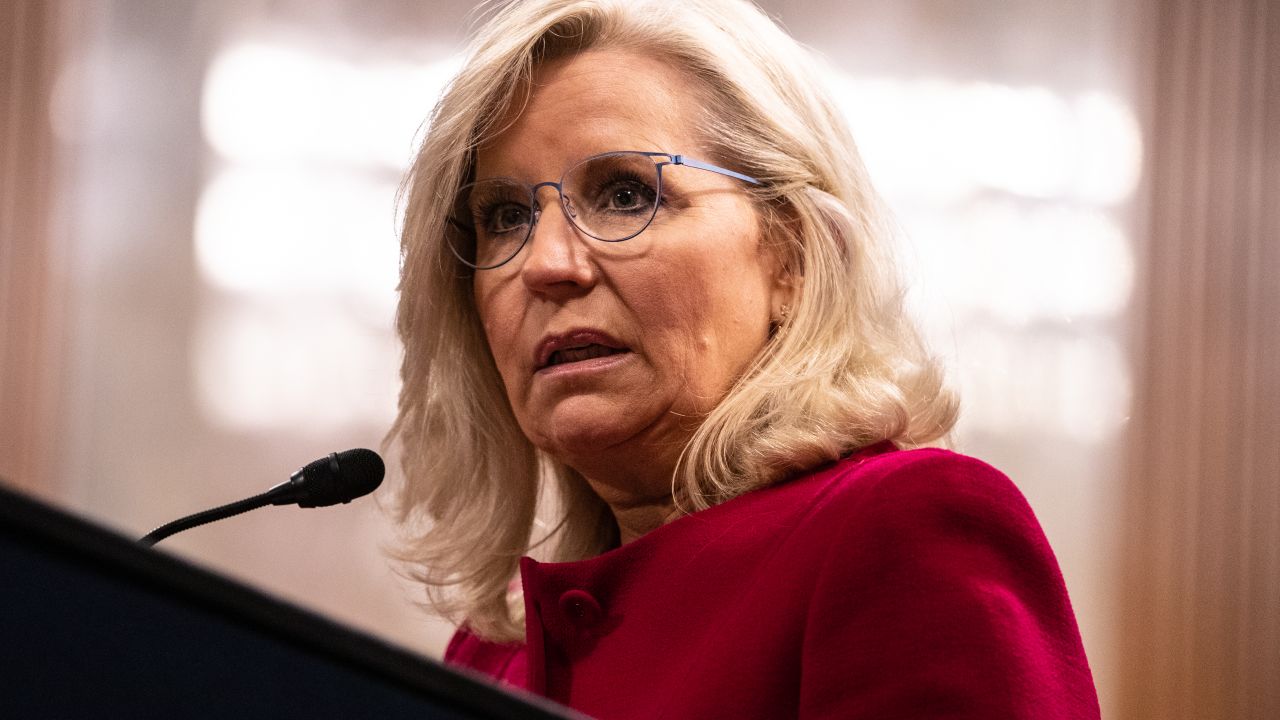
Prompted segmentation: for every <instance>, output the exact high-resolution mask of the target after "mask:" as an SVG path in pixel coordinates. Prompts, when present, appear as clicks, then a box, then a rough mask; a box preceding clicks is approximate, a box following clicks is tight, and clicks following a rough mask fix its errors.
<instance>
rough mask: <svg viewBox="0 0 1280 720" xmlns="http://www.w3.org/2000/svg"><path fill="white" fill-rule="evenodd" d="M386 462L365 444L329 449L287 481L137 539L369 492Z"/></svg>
mask: <svg viewBox="0 0 1280 720" xmlns="http://www.w3.org/2000/svg"><path fill="white" fill-rule="evenodd" d="M385 473H386V466H385V465H383V463H382V458H380V457H378V453H376V452H374V451H372V450H366V449H364V448H356V449H354V450H346V451H344V452H340V453H330V454H329V455H328V456H326V457H322V458H320V459H319V460H315V461H313V462H310V463H308V464H307V465H305V466H303V467H302V468H301V469H300V470H298V471H297V472H295V473H294V474H293V475H291V476H290V477H289V479H288V481H286V482H282V483H280V484H279V485H276V486H275V487H273V488H271V489H270V490H268V491H266V492H264V493H262V494H260V495H254V496H253V497H250V498H245V499H244V500H239V501H237V502H233V503H228V504H227V505H222V506H220V507H216V508H213V509H210V510H205V511H203V512H198V513H196V514H194V515H188V516H186V517H184V518H179V519H177V520H174V521H173V522H171V523H166V524H164V525H161V526H160V527H158V528H156V529H155V530H152V531H151V532H149V533H147V534H146V535H145V536H144V537H143V538H142V539H141V540H139V541H138V542H139V543H141V544H142V545H146V546H148V547H149V546H152V545H155V544H156V543H158V542H160V541H161V540H163V539H165V538H167V537H169V536H170V535H173V534H175V533H180V532H182V531H183V530H190V529H191V528H193V527H199V526H201V525H206V524H208V523H211V522H215V521H217V520H223V519H226V518H229V517H232V516H234V515H239V514H241V513H246V512H249V511H250V510H257V509H258V508H260V507H264V506H267V505H299V506H301V507H305V508H311V507H326V506H329V505H337V504H339V503H349V502H351V501H352V500H354V499H356V498H358V497H361V496H364V495H368V494H369V493H371V492H373V491H374V490H375V489H377V487H378V486H379V485H381V484H382V477H383V475H384V474H385Z"/></svg>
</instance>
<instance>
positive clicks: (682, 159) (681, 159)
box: [671, 155, 764, 185]
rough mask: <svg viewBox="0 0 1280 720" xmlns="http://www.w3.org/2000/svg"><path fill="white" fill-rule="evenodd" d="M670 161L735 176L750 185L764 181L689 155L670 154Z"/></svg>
mask: <svg viewBox="0 0 1280 720" xmlns="http://www.w3.org/2000/svg"><path fill="white" fill-rule="evenodd" d="M671 163H672V164H673V165H686V166H688V167H692V168H698V169H699V170H710V171H711V172H713V173H720V174H721V175H728V176H729V177H731V178H737V179H739V180H742V181H744V182H749V183H751V184H752V185H763V184H764V183H762V182H760V181H759V180H757V179H755V178H753V177H751V176H749V175H743V174H742V173H740V172H734V171H732V170H728V169H726V168H722V167H720V166H719V165H712V164H711V163H705V162H702V161H701V160H694V159H693V158H691V157H687V156H685V155H672V156H671Z"/></svg>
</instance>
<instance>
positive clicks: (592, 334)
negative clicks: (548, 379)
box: [534, 330, 630, 370]
mask: <svg viewBox="0 0 1280 720" xmlns="http://www.w3.org/2000/svg"><path fill="white" fill-rule="evenodd" d="M625 352H630V348H628V347H627V346H626V345H624V344H623V343H621V342H619V341H618V340H616V339H614V338H613V337H611V336H610V335H608V334H607V333H604V332H602V331H599V330H572V331H570V332H567V333H559V334H555V335H548V336H547V337H545V338H543V340H542V342H540V343H538V350H537V354H536V355H535V361H534V367H535V368H536V369H537V370H543V369H546V368H549V367H554V366H556V365H565V364H568V363H575V362H583V361H585V360H594V359H596V358H602V357H608V356H610V355H617V354H620V353H625Z"/></svg>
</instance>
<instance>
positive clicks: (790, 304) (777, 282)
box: [761, 199, 804, 326]
mask: <svg viewBox="0 0 1280 720" xmlns="http://www.w3.org/2000/svg"><path fill="white" fill-rule="evenodd" d="M799 230H800V222H799V218H798V217H796V213H795V209H794V208H793V207H792V206H791V204H790V203H788V202H786V201H785V200H781V199H780V200H778V201H777V204H775V205H773V206H771V207H769V208H768V209H767V210H766V211H765V212H763V213H762V214H761V236H762V237H761V244H762V248H761V249H762V250H763V251H764V252H765V253H766V254H767V256H768V258H769V262H770V264H771V265H772V274H773V283H772V286H771V288H770V292H769V308H770V315H769V317H770V318H771V323H772V324H773V325H774V326H781V325H782V324H783V322H784V321H785V320H786V319H787V316H788V315H789V314H790V313H791V312H792V310H793V309H794V308H795V306H796V302H797V301H798V300H799V298H800V288H801V286H802V285H803V284H804V274H803V272H802V270H801V267H802V264H801V261H800V258H801V247H800V232H799Z"/></svg>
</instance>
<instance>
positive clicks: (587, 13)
mask: <svg viewBox="0 0 1280 720" xmlns="http://www.w3.org/2000/svg"><path fill="white" fill-rule="evenodd" d="M589 49H592V50H598V49H615V50H628V51H635V52H641V53H649V54H651V55H652V56H654V57H658V58H661V59H662V60H663V61H664V62H667V63H670V64H672V65H673V66H676V67H679V68H682V69H683V70H684V72H685V73H686V74H687V75H688V77H689V78H690V79H692V81H693V84H694V86H695V87H697V88H699V90H698V94H699V97H696V98H691V102H693V103H695V104H697V105H698V106H699V107H700V108H702V113H701V122H700V126H699V127H698V128H697V130H698V131H699V133H700V134H701V136H702V137H703V138H704V139H705V141H706V142H707V144H708V146H709V147H710V148H712V150H713V153H714V160H715V161H718V162H721V163H724V164H726V165H728V166H729V167H734V168H736V169H739V170H741V171H742V172H745V173H747V174H749V175H751V176H753V177H756V178H759V179H760V180H762V181H763V184H762V185H761V186H758V187H755V188H753V189H751V191H750V192H751V193H752V194H753V197H754V201H755V206H756V207H757V208H758V212H759V218H760V222H761V224H762V230H763V235H762V236H763V237H766V238H768V239H769V242H771V243H772V244H773V246H774V248H775V249H776V251H777V252H778V253H779V257H780V259H781V261H782V263H783V266H784V267H785V268H786V270H787V271H788V272H789V273H790V276H791V277H792V278H793V280H794V283H793V287H794V295H793V298H792V303H791V313H790V316H789V317H788V318H787V319H786V321H785V323H783V324H782V325H781V326H780V327H779V328H778V329H777V330H776V332H774V333H773V335H772V337H771V339H770V341H769V342H768V343H767V344H766V346H765V347H764V349H763V350H762V351H761V353H760V355H759V357H758V358H756V360H755V362H754V363H753V364H752V365H751V366H750V368H748V370H747V371H746V372H745V373H744V374H743V376H742V377H741V378H740V379H739V380H738V381H737V382H736V384H735V385H734V386H733V387H732V388H731V389H730V390H729V392H728V394H727V395H726V396H725V397H724V399H723V400H722V401H721V402H720V403H719V405H718V406H717V407H716V408H715V409H714V410H713V411H712V412H711V413H710V414H709V415H708V416H707V417H706V418H705V419H704V420H703V422H702V423H701V426H700V427H699V428H698V430H697V431H696V432H695V433H694V435H693V437H692V438H691V439H690V440H689V442H688V445H687V446H686V447H685V448H684V452H683V454H682V456H681V458H680V461H679V463H678V465H677V467H676V470H675V473H674V476H673V477H672V493H673V496H674V497H675V499H676V501H677V503H678V504H679V506H680V507H681V508H683V509H685V510H687V511H696V510H699V509H703V508H706V507H709V506H711V505H715V504H717V503H721V502H724V501H725V500H728V499H730V498H733V497H736V496H738V495H741V494H742V493H744V492H747V491H749V490H753V489H756V488H759V487H762V486H765V485H768V484H770V483H774V482H778V481H780V480H782V479H785V478H786V477H788V476H790V475H793V474H795V473H797V472H799V471H803V470H806V469H810V468H813V467H815V466H817V465H820V464H823V463H826V462H830V461H833V460H835V459H837V458H839V457H841V456H843V455H845V454H847V453H849V452H851V451H853V450H856V449H858V448H860V447H863V446H866V445H868V444H871V443H874V442H877V441H880V440H892V441H894V442H896V443H898V444H899V445H901V446H917V445H921V444H925V443H931V442H936V441H938V440H940V439H943V438H945V437H946V436H947V434H948V433H949V431H950V429H951V427H952V425H953V424H954V422H955V418H956V414H957V402H956V399H955V397H954V396H953V394H952V393H951V392H949V391H948V390H947V388H946V387H945V385H944V383H943V379H942V371H941V366H940V364H939V363H938V362H937V361H936V360H935V359H934V358H933V357H931V356H930V355H929V354H928V352H927V351H926V349H925V347H924V345H923V343H922V342H921V340H920V337H919V335H918V333H917V331H916V329H915V327H914V326H913V324H912V323H911V322H910V320H909V319H908V317H907V316H906V315H905V313H904V312H903V308H902V290H901V288H900V285H899V282H898V279H897V274H896V272H895V269H894V266H893V263H892V262H891V259H892V253H891V252H890V247H889V246H890V244H891V239H892V233H891V232H890V228H889V226H888V224H887V222H886V221H885V217H886V214H885V213H884V212H883V210H882V208H881V204H880V201H879V200H878V198H877V196H876V194H875V193H874V191H873V190H872V188H871V186H870V183H869V182H868V179H867V174H866V171H865V169H864V168H863V165H862V161H861V159H860V158H859V156H858V153H857V150H856V149H855V147H854V143H853V140H852V138H851V137H850V135H849V132H848V130H847V128H846V125H845V121H844V119H843V118H842V117H840V115H839V113H838V112H837V111H836V110H835V109H834V106H833V104H832V103H831V101H830V100H829V98H828V97H827V96H826V94H825V92H824V91H823V89H822V84H821V83H820V82H819V80H818V76H817V74H816V61H815V60H814V59H813V58H811V57H810V55H809V53H808V52H807V51H806V50H804V49H803V48H802V47H801V46H800V45H799V44H798V43H796V42H795V41H794V40H793V39H791V38H790V37H789V36H787V35H786V34H785V33H784V32H783V31H782V30H780V29H779V28H778V27H777V26H776V25H775V24H774V23H773V22H772V21H771V20H770V19H769V18H768V17H766V16H765V15H764V14H762V13H761V12H760V11H759V10H758V9H757V8H755V7H754V6H752V5H750V4H747V3H746V2H742V1H740V0H681V1H680V2H665V1H656V2H652V1H645V0H621V1H619V0H533V1H529V2H513V3H511V4H509V5H506V6H505V7H501V8H499V9H497V10H496V11H494V12H493V13H492V14H491V16H490V17H489V18H488V19H487V20H486V21H485V22H484V23H483V26H482V27H481V29H480V30H479V32H478V33H477V34H476V35H475V37H474V40H473V42H472V45H471V47H470V50H469V56H468V58H467V61H466V63H465V66H464V68H463V70H462V71H461V73H460V74H459V75H458V76H457V78H456V79H454V81H453V82H452V84H451V85H450V86H449V87H448V89H447V90H446V92H445V93H444V95H443V97H442V98H441V99H440V101H439V103H438V104H437V105H436V107H435V109H434V111H433V112H432V115H431V118H430V121H429V129H428V131H427V134H426V137H425V139H424V141H423V144H422V147H421V149H420V151H419V153H418V155H417V158H416V160H415V162H414V164H413V167H412V169H411V170H410V172H409V174H408V176H407V177H406V180H405V185H404V188H403V190H404V193H405V195H404V201H405V204H404V212H405V216H404V230H403V236H402V243H401V252H402V268H401V284H400V305H399V312H398V314H397V329H398V332H399V335H400V338H401V340H402V341H403V343H404V350H405V355H404V361H403V365H402V368H401V379H402V381H403V388H402V390H401V393H400V401H399V415H398V417H397V419H396V422H395V425H394V426H393V427H392V429H391V431H390V433H389V434H388V437H387V442H388V445H393V446H395V452H396V453H398V454H399V456H400V467H401V470H402V472H403V478H402V482H401V484H400V486H399V489H398V495H397V497H396V500H397V504H396V508H395V513H396V516H397V519H398V520H399V522H400V524H401V527H402V529H403V531H404V540H403V543H402V545H401V546H400V547H399V548H397V550H396V554H397V555H398V556H399V557H400V559H402V560H404V561H405V562H406V564H407V567H408V568H409V571H410V574H411V575H412V576H413V577H415V578H416V579H418V580H420V581H422V582H424V583H425V584H426V586H427V588H428V596H429V598H430V600H431V602H432V605H433V606H434V607H435V608H436V609H437V611H439V612H441V613H442V614H444V615H445V616H446V617H449V618H450V619H452V620H454V621H455V622H465V623H466V624H467V625H468V627H469V628H470V629H471V630H472V631H473V632H475V633H477V634H479V635H481V636H483V637H486V638H489V639H492V640H496V641H507V640H518V639H521V638H523V636H524V627H523V608H522V606H521V604H520V603H519V601H518V600H519V598H518V596H517V595H513V594H512V593H510V592H509V587H510V585H511V582H512V580H513V578H514V577H515V575H516V573H517V570H518V562H519V559H520V557H521V556H523V555H525V554H527V553H528V552H529V551H530V549H531V547H533V546H535V545H539V544H541V543H542V542H543V541H544V540H547V539H548V538H553V539H554V542H553V543H550V544H549V545H548V548H547V549H546V550H547V552H548V554H549V556H550V558H551V559H555V560H575V559H582V558H586V557H591V556H593V555H597V554H599V553H601V552H603V551H604V550H607V549H609V548H610V547H612V546H613V545H615V544H616V543H617V541H618V538H617V528H616V525H615V524H614V521H613V517H612V514H611V513H610V511H609V508H608V506H607V505H605V504H604V503H603V502H602V501H601V500H600V499H599V498H598V497H596V495H595V494H594V493H593V492H592V491H591V489H590V487H589V486H588V485H587V483H586V481H585V480H584V479H583V478H582V477H581V476H580V475H579V474H578V473H576V472H575V471H573V470H572V469H571V468H569V467H566V466H565V465H563V464H561V463H558V462H557V461H555V459H554V458H551V457H548V456H545V455H544V454H542V453H541V452H540V451H538V450H537V449H535V448H534V447H533V446H532V445H531V444H530V442H529V441H528V440H527V439H526V438H525V437H524V435H523V434H522V433H521V431H520V428H519V426H518V425H517V423H516V420H515V417H514V415H513V414H512V411H511V408H510V405H509V404H508V401H507V398H506V395H505V393H504V391H503V385H502V382H501V379H500V377H499V375H498V371H497V368H496V366H495V365H494V361H493V358H492V356H491V354H490V352H489V349H488V346H487V344H486V342H485V337H484V332H483V330H482V328H481V326H480V322H479V319H478V315H477V312H476V309H475V306H474V300H473V295H472V290H471V275H470V273H469V272H467V271H465V269H464V268H463V267H461V266H460V265H459V264H458V263H457V262H456V261H455V260H454V258H453V256H452V255H451V254H450V251H449V249H448V246H447V245H446V243H445V231H446V217H447V214H448V212H449V210H450V208H451V207H452V204H453V202H454V198H455V196H456V193H457V190H458V188H459V187H460V186H461V185H462V184H463V183H464V182H465V180H466V178H467V177H468V175H469V173H470V172H471V168H472V163H473V160H474V153H475V149H476V147H477V146H479V145H480V144H481V143H483V142H485V141H486V140H487V139H489V138H492V137H494V136H495V135H497V134H498V133H501V132H502V131H503V129H504V128H503V127H502V126H501V125H500V123H501V122H503V120H504V119H509V118H510V117H511V116H512V113H510V112H508V111H509V109H510V108H513V107H519V106H520V105H519V104H520V103H523V102H525V101H526V100H527V98H528V96H529V93H530V92H531V79H532V77H533V74H534V72H535V70H536V69H537V67H538V66H539V65H540V64H541V63H544V62H547V61H549V60H552V59H555V58H560V57H565V56H569V55H573V54H575V53H579V52H583V51H586V50H589ZM675 151H678V149H675ZM549 484H554V485H555V487H556V492H555V495H556V499H557V500H558V503H559V504H558V508H557V512H556V514H557V519H556V520H554V521H553V522H552V523H551V524H552V526H553V527H551V529H549V530H545V531H543V532H541V533H539V537H535V534H534V529H535V526H537V525H539V524H540V523H538V522H537V520H538V507H539V503H540V501H541V499H542V498H543V489H544V488H545V487H547V486H548V485H549Z"/></svg>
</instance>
